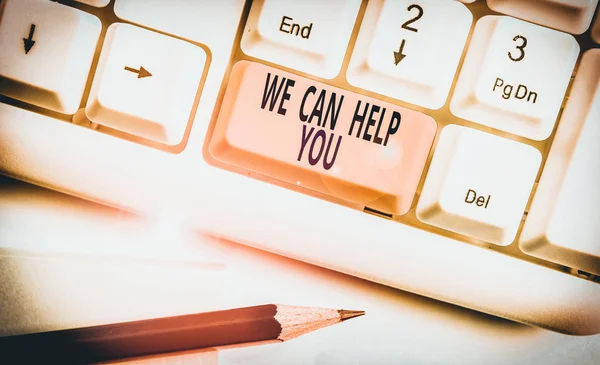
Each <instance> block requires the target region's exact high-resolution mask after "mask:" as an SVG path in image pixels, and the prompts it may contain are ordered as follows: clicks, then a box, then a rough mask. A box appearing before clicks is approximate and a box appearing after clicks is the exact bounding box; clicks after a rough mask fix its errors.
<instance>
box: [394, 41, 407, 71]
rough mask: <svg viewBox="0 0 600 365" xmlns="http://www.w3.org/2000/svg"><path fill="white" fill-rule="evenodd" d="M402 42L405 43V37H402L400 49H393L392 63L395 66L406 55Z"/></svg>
mask: <svg viewBox="0 0 600 365" xmlns="http://www.w3.org/2000/svg"><path fill="white" fill-rule="evenodd" d="M404 43H406V40H405V39H403V40H402V43H400V49H399V50H398V52H396V51H394V65H396V66H398V64H399V63H400V62H401V61H402V60H403V59H404V57H406V55H405V54H404V53H403V52H404Z"/></svg>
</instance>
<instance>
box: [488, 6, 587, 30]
mask: <svg viewBox="0 0 600 365" xmlns="http://www.w3.org/2000/svg"><path fill="white" fill-rule="evenodd" d="M487 3H488V6H489V7H490V8H491V9H492V10H495V11H497V12H499V13H503V14H507V15H511V16H514V17H516V18H520V19H523V20H527V21H530V22H533V23H537V24H541V25H544V26H546V27H550V28H554V29H558V30H561V31H563V32H567V33H573V34H581V33H583V32H585V31H586V30H587V29H588V28H589V26H590V22H591V21H592V17H593V16H594V10H595V9H596V5H597V4H598V0H535V1H531V0H526V1H524V0H488V2H487Z"/></svg>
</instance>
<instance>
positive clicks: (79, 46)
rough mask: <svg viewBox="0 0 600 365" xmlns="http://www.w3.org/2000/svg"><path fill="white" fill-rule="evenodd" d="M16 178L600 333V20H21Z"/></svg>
mask: <svg viewBox="0 0 600 365" xmlns="http://www.w3.org/2000/svg"><path fill="white" fill-rule="evenodd" d="M0 45H1V49H2V53H1V55H0V172H1V173H2V174H5V175H7V176H12V177H14V178H17V179H20V180H24V181H27V182H30V183H34V184H37V185H40V186H44V187H47V188H50V189H55V190H58V191H61V192H64V193H68V194H72V195H75V196H78V197H82V198H85V199H89V200H93V201H96V202H100V203H103V204H106V205H110V206H115V207H119V208H121V209H123V210H128V211H132V212H136V213H140V214H144V215H150V216H153V217H156V218H157V219H162V220H166V221H168V220H176V221H177V222H183V223H185V224H187V225H190V226H191V227H194V228H196V229H198V230H199V231H201V232H204V233H205V234H210V235H215V236H219V237H224V238H227V239H230V240H233V241H236V242H240V243H242V244H247V245H251V246H254V247H258V248H261V249H264V250H267V251H271V252H275V253H278V254H281V255H285V256H289V257H292V258H295V259H298V260H302V261H306V262H309V263H312V264H315V265H319V266H323V267H326V268H330V269H333V270H337V271H341V272H344V273H348V274H351V275H355V276H358V277H361V278H364V279H367V280H371V281H375V282H378V283H382V284H384V285H388V286H391V287H395V288H399V289H402V290H407V291H410V292H414V293H417V294H420V295H424V296H428V297H431V298H435V299H438V300H442V301H445V302H449V303H453V304H456V305H460V306H463V307H467V308H471V309H474V310H478V311H482V312H485V313H490V314H493V315H496V316H500V317H503V318H508V319H511V320H514V321H518V322H522V323H526V324H530V325H534V326H539V327H542V328H547V329H550V330H553V331H558V332H562V333H569V334H577V335H589V334H596V333H600V314H599V313H598V311H597V308H600V228H599V225H598V223H600V208H599V207H600V145H599V144H598V143H597V142H596V141H597V139H598V138H599V137H600V9H599V6H598V0H539V1H522V0H487V2H486V1H482V0H471V1H468V0H464V1H454V0H444V1H440V0H406V1H405V0H396V1H392V0H379V1H375V0H370V1H361V0H331V1H327V2H323V1H316V0H315V1H312V0H310V1H303V2H292V1H275V0H255V1H243V0H224V1H219V2H217V1H211V0H198V1H188V0H171V1H168V2H167V1H162V0H146V1H130V0H81V1H67V0H64V1H50V0H2V1H0Z"/></svg>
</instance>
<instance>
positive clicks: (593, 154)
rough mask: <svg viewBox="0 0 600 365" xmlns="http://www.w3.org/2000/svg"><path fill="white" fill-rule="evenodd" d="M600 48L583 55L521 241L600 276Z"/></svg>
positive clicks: (536, 251) (524, 246)
mask: <svg viewBox="0 0 600 365" xmlns="http://www.w3.org/2000/svg"><path fill="white" fill-rule="evenodd" d="M599 137H600V49H593V50H590V51H587V52H586V53H585V54H584V55H583V57H582V61H581V64H580V66H579V70H578V73H577V76H576V77H575V81H574V84H573V89H572V92H571V94H570V96H569V101H568V103H567V105H566V107H565V110H564V113H563V116H562V118H561V121H560V124H559V126H558V129H557V131H556V137H555V138H554V142H553V144H552V148H551V149H550V154H549V155H548V160H547V161H546V166H545V168H544V172H543V173H542V176H541V178H540V181H539V184H538V188H537V192H536V193H535V196H534V199H533V202H532V205H531V208H530V209H529V214H528V216H527V220H526V221H525V226H524V228H523V232H522V234H521V237H520V240H519V245H520V247H521V249H522V250H523V251H524V252H526V253H528V254H530V255H533V256H537V257H541V258H544V259H547V260H550V261H554V262H557V263H561V264H564V265H567V266H571V267H575V268H578V269H581V270H584V271H587V272H590V273H593V274H596V275H600V144H599V143H598V138H599Z"/></svg>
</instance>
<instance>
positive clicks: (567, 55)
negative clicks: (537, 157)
mask: <svg viewBox="0 0 600 365" xmlns="http://www.w3.org/2000/svg"><path fill="white" fill-rule="evenodd" d="M474 32H475V33H474V35H473V37H472V41H471V43H470V45H469V50H468V52H467V56H466V58H465V62H464V64H463V66H462V69H461V72H460V76H459V79H458V82H457V85H456V89H455V91H454V95H453V97H452V102H451V104H450V110H451V111H452V113H453V114H454V115H456V116H458V117H461V118H464V119H467V120H470V121H473V122H476V123H479V124H483V125H486V126H489V127H493V128H497V129H500V130H503V131H506V132H510V133H514V134H518V135H521V136H524V137H527V138H530V139H534V140H543V139H546V138H547V137H548V136H550V134H551V133H552V130H553V128H554V124H555V122H556V117H557V115H558V112H559V110H560V107H561V104H562V101H563V98H564V95H565V91H566V90H567V86H568V85H569V81H570V79H571V74H572V72H573V68H574V66H575V62H576V61H577V56H578V55H579V45H578V44H577V42H576V41H575V39H574V38H573V36H571V35H569V34H566V33H561V32H558V31H555V30H552V29H548V28H544V27H541V26H538V25H534V24H529V23H526V22H524V21H521V20H517V19H513V18H510V17H505V16H486V17H483V18H482V19H480V20H479V21H478V22H477V24H476V25H475V31H474Z"/></svg>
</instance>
